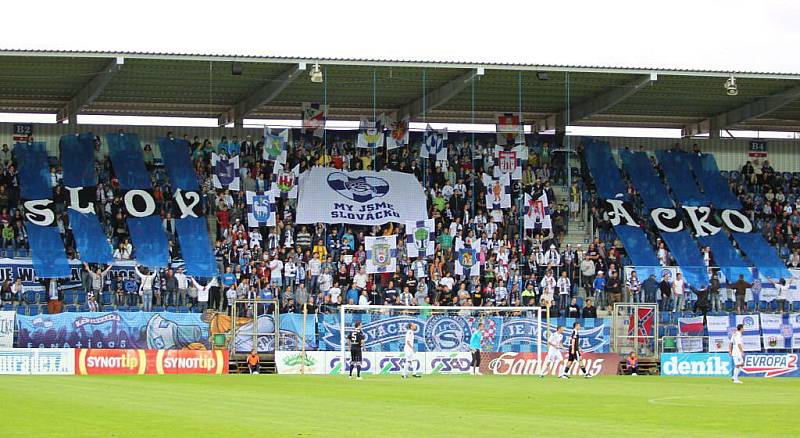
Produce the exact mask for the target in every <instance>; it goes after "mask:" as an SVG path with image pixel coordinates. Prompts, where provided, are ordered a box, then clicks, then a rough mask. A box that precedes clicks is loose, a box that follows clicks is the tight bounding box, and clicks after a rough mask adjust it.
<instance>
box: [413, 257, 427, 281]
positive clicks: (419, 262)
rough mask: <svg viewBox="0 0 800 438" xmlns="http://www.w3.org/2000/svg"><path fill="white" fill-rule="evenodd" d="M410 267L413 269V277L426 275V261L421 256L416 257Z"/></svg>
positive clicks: (425, 276) (424, 276) (418, 277)
mask: <svg viewBox="0 0 800 438" xmlns="http://www.w3.org/2000/svg"><path fill="white" fill-rule="evenodd" d="M411 269H412V270H413V271H414V277H415V278H416V279H417V280H419V279H422V278H427V277H428V262H427V261H426V260H425V259H423V258H422V257H418V258H417V259H416V260H414V263H412V264H411Z"/></svg>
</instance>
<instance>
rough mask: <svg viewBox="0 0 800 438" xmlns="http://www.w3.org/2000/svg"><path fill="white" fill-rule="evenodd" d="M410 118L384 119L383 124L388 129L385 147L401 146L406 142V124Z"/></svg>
mask: <svg viewBox="0 0 800 438" xmlns="http://www.w3.org/2000/svg"><path fill="white" fill-rule="evenodd" d="M409 121H410V119H409V118H408V117H403V119H402V120H386V122H385V125H386V127H387V128H388V129H389V135H387V136H386V149H389V150H391V149H394V148H399V147H403V146H405V145H407V144H408V124H409Z"/></svg>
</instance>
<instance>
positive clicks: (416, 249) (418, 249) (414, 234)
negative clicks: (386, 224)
mask: <svg viewBox="0 0 800 438" xmlns="http://www.w3.org/2000/svg"><path fill="white" fill-rule="evenodd" d="M435 227H436V222H435V221H434V220H433V219H427V220H424V221H417V222H412V221H408V222H406V250H407V251H408V256H409V257H412V258H413V257H427V256H431V255H433V253H434V250H435V246H436V245H435V242H434V236H435Z"/></svg>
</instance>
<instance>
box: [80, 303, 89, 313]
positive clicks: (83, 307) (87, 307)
mask: <svg viewBox="0 0 800 438" xmlns="http://www.w3.org/2000/svg"><path fill="white" fill-rule="evenodd" d="M80 311H81V312H88V311H89V306H87V305H85V304H84V305H82V306H81V307H80Z"/></svg>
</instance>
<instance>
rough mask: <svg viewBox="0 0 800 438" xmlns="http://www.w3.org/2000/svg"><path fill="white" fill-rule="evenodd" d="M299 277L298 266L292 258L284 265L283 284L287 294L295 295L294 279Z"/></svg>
mask: <svg viewBox="0 0 800 438" xmlns="http://www.w3.org/2000/svg"><path fill="white" fill-rule="evenodd" d="M296 275H297V265H296V264H295V262H294V258H292V257H290V258H289V260H287V261H286V263H284V264H283V279H284V282H283V284H284V285H286V290H287V291H288V292H287V293H290V294H291V293H294V279H295V276H296Z"/></svg>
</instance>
